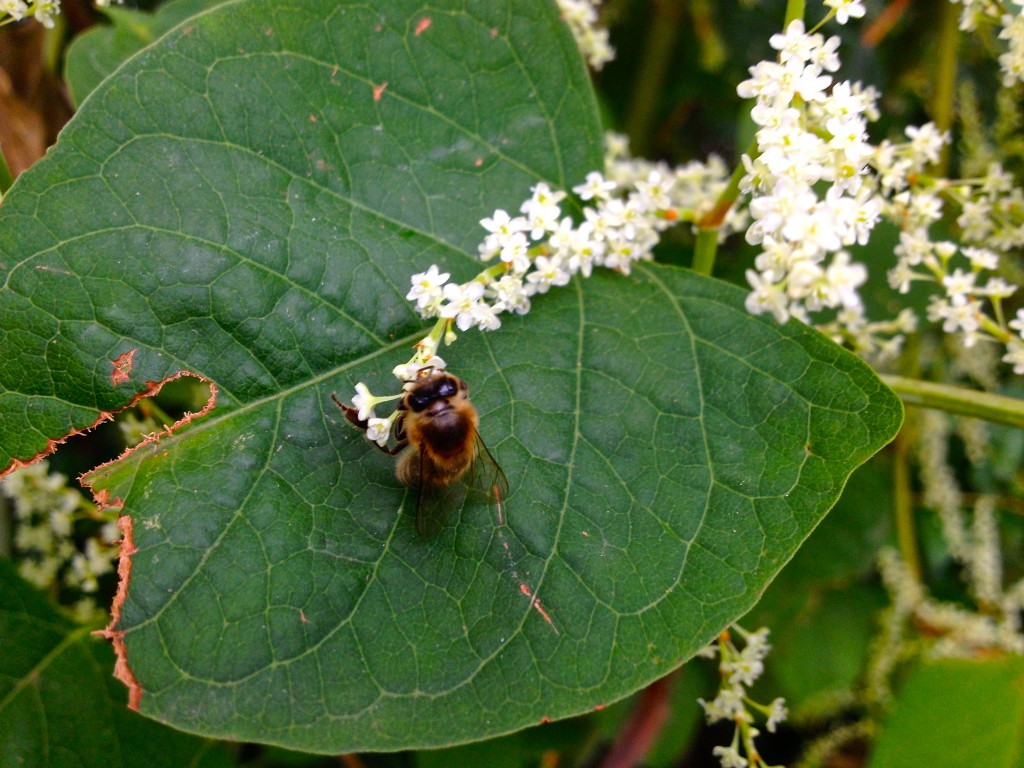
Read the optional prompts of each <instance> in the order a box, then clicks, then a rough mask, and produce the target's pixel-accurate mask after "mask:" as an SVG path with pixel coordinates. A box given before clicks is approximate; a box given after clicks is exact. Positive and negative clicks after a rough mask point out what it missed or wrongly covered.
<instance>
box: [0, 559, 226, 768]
mask: <svg viewBox="0 0 1024 768" xmlns="http://www.w3.org/2000/svg"><path fill="white" fill-rule="evenodd" d="M0 638H3V644H2V647H3V653H0V765H4V766H20V768H36V767H37V766H38V768H57V767H59V766H75V767H76V768H119V766H127V768H131V767H132V766H138V765H145V766H150V767H151V768H163V767H164V766H166V768H179V766H183V765H190V766H196V768H200V766H202V768H220V767H221V766H226V765H231V764H232V761H231V760H229V759H228V756H227V754H226V753H224V752H222V751H220V750H219V749H217V748H216V747H215V745H214V744H212V743H211V742H208V741H203V740H201V739H197V738H195V737H193V736H186V735H184V734H174V733H171V734H168V733H165V732H163V731H164V729H162V728H160V727H159V726H157V725H156V724H155V723H152V722H150V721H148V720H146V719H144V718H142V717H139V716H138V715H136V714H134V713H132V712H129V711H128V710H126V709H125V707H124V704H123V701H124V688H123V687H122V686H121V685H120V684H118V683H117V682H115V681H114V679H113V678H112V677H111V675H110V667H111V665H112V664H113V663H114V654H113V653H112V652H111V650H110V648H109V647H108V646H107V644H105V643H101V642H99V641H97V640H96V639H95V638H93V637H92V636H91V634H90V632H89V630H88V628H85V627H79V626H76V625H75V624H73V623H72V622H71V621H69V620H68V619H67V618H65V617H64V616H61V615H60V614H59V613H57V611H55V610H54V608H53V607H52V606H51V605H50V604H49V603H48V602H47V601H46V598H44V597H43V595H41V594H40V593H39V592H38V591H36V590H35V589H33V588H32V587H30V586H29V585H28V584H26V583H25V582H24V581H22V580H21V579H20V578H18V576H17V574H15V572H14V568H13V567H12V566H11V564H10V563H9V562H8V561H7V560H4V559H2V558H0Z"/></svg>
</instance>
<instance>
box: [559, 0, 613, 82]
mask: <svg viewBox="0 0 1024 768" xmlns="http://www.w3.org/2000/svg"><path fill="white" fill-rule="evenodd" d="M600 4H601V0H558V8H559V10H561V12H562V18H563V19H565V23H566V24H568V25H569V29H570V30H571V31H572V36H573V37H574V38H575V39H576V45H577V46H579V49H580V52H581V53H582V54H583V55H584V56H585V57H586V59H587V63H588V64H589V65H590V66H591V68H592V69H595V70H599V69H601V67H603V66H604V65H605V64H607V63H608V62H609V61H611V60H612V59H614V58H615V50H614V49H613V48H612V47H611V45H610V44H609V43H608V30H607V29H604V28H602V27H598V26H597V6H599V5H600Z"/></svg>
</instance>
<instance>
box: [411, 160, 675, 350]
mask: <svg viewBox="0 0 1024 768" xmlns="http://www.w3.org/2000/svg"><path fill="white" fill-rule="evenodd" d="M675 185H676V176H675V175H673V174H672V173H669V172H667V169H664V170H663V169H659V168H652V169H651V170H650V171H649V172H648V174H647V176H646V177H645V178H643V179H639V180H636V182H635V184H634V185H633V188H632V189H628V190H622V189H621V188H620V186H619V184H618V183H617V182H615V181H612V180H610V179H607V178H606V177H605V176H604V175H603V174H601V173H599V172H597V171H593V172H591V173H590V174H588V175H587V178H586V180H585V181H584V183H583V184H580V185H578V186H575V187H573V192H575V193H576V194H577V195H578V196H579V198H580V199H581V200H583V201H588V202H590V203H591V204H590V205H587V206H585V207H584V209H583V221H582V222H580V223H579V224H578V225H577V224H576V223H575V222H574V221H573V220H572V218H571V217H569V216H563V213H562V209H561V205H560V203H561V201H562V200H564V199H565V196H566V195H565V192H561V191H554V190H552V189H551V188H550V187H549V186H548V185H547V184H544V183H541V184H537V185H536V186H535V187H533V190H532V192H533V194H532V196H531V197H530V199H529V200H527V201H526V202H524V203H523V204H522V206H521V207H520V211H519V212H520V214H522V215H519V216H511V215H509V214H508V213H507V212H506V211H504V210H500V209H499V210H497V211H495V212H494V215H493V216H491V217H488V218H485V219H483V220H482V221H481V222H480V223H481V225H482V226H483V227H484V229H486V230H487V232H488V234H487V236H486V237H485V238H484V241H483V243H481V245H480V247H479V252H480V258H481V259H482V260H483V261H485V262H486V261H491V260H493V259H495V258H497V259H498V260H499V262H500V263H499V264H498V265H497V266H495V267H491V268H489V269H485V270H484V271H483V272H481V273H480V274H479V275H478V276H477V277H475V278H474V279H473V280H470V281H469V282H467V283H462V284H461V285H460V284H456V283H449V282H448V279H449V278H450V277H451V275H450V274H449V273H447V272H441V271H440V269H438V267H437V266H436V265H431V266H430V268H429V269H428V270H427V271H426V272H421V273H419V274H416V275H413V277H412V290H410V291H409V293H408V295H407V297H406V298H408V299H409V300H410V301H414V302H416V308H417V310H418V311H419V313H420V314H421V315H422V316H423V317H428V318H430V317H439V318H442V319H445V320H449V321H451V322H452V323H454V325H456V326H457V327H458V328H459V330H462V331H466V330H468V329H469V328H472V327H474V326H475V327H478V328H481V329H482V330H488V331H490V330H495V329H496V328H498V327H500V326H501V320H500V318H499V317H498V315H499V314H501V313H502V312H516V313H517V314H521V315H522V314H526V313H527V312H528V311H529V310H530V297H532V296H534V295H535V294H538V293H546V292H547V291H548V290H549V289H550V288H551V287H552V286H563V285H566V284H567V283H568V282H569V280H570V279H571V278H572V277H573V276H574V275H577V274H581V275H583V276H584V277H589V276H590V275H591V273H592V272H593V269H594V267H606V268H609V269H617V270H619V271H620V272H622V273H624V274H629V272H630V269H631V268H632V264H633V262H635V261H638V260H649V259H651V258H652V257H651V249H652V248H653V247H654V245H655V244H656V243H657V242H658V232H660V231H661V230H664V229H665V228H666V227H668V226H671V225H672V224H673V223H674V222H675V221H676V220H677V218H678V215H679V214H678V210H677V208H676V203H677V202H678V201H679V197H678V196H677V195H675V194H674V188H675ZM623 192H625V194H624V195H623V194H622V193H623Z"/></svg>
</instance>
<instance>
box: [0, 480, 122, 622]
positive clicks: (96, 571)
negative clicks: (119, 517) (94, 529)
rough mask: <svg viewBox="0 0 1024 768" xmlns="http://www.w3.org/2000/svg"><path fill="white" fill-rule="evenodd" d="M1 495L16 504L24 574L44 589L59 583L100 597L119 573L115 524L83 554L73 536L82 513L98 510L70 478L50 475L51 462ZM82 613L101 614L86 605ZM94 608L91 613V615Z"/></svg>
mask: <svg viewBox="0 0 1024 768" xmlns="http://www.w3.org/2000/svg"><path fill="white" fill-rule="evenodd" d="M0 493H3V494H4V495H6V496H7V497H8V498H10V499H11V500H12V501H13V503H14V519H15V531H14V546H15V551H16V553H17V555H18V572H19V573H20V574H21V576H22V578H24V579H25V580H26V581H29V582H31V583H32V584H35V585H36V586H37V587H39V588H41V589H52V588H53V587H54V585H55V584H56V583H57V582H58V579H59V580H61V581H63V583H64V584H65V585H66V586H68V587H72V588H74V589H77V590H80V591H82V592H85V593H92V592H95V591H96V590H97V589H98V587H99V584H98V582H97V577H99V576H102V575H103V574H105V573H110V572H112V571H113V569H114V566H113V561H114V560H115V559H116V558H117V547H116V546H115V545H113V544H111V543H110V542H112V541H113V540H115V539H117V538H119V536H118V533H117V529H116V526H115V525H114V523H113V522H110V523H108V524H106V525H104V526H103V527H102V528H101V529H100V530H99V532H98V535H97V536H96V537H91V538H88V539H86V540H85V544H84V550H80V549H79V548H78V547H77V546H76V544H75V540H74V538H73V537H72V534H73V528H74V522H75V519H76V513H78V512H79V510H80V509H88V510H89V511H90V512H91V511H92V507H91V505H89V504H87V503H86V502H85V499H84V498H83V497H82V495H81V494H80V493H78V492H77V491H75V490H74V489H72V488H69V487H68V486H67V478H66V477H64V476H63V475H61V474H58V473H50V472H49V467H48V465H47V463H46V462H45V461H38V462H36V463H35V464H32V465H31V466H28V467H24V468H22V469H19V470H17V471H16V472H12V473H11V474H9V475H8V476H7V477H5V478H4V479H3V480H2V481H0ZM86 603H87V606H86V607H85V608H83V607H82V606H79V613H80V614H88V613H90V612H95V610H96V605H95V604H94V603H93V602H92V601H88V600H87V601H86ZM90 609H91V611H90Z"/></svg>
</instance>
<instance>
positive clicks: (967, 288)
mask: <svg viewBox="0 0 1024 768" xmlns="http://www.w3.org/2000/svg"><path fill="white" fill-rule="evenodd" d="M942 285H943V286H945V288H946V295H947V296H949V297H950V298H953V297H955V296H960V295H961V294H962V295H968V294H970V293H972V292H973V291H974V273H973V272H964V271H963V270H961V269H959V268H957V269H956V271H954V272H953V274H951V275H946V276H945V277H943V278H942Z"/></svg>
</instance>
